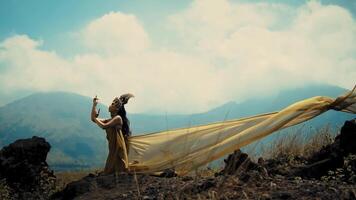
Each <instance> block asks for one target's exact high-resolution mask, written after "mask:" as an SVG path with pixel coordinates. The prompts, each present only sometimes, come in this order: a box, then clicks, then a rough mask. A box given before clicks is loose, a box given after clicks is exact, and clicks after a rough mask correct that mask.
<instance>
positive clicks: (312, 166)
mask: <svg viewBox="0 0 356 200" xmlns="http://www.w3.org/2000/svg"><path fill="white" fill-rule="evenodd" d="M1 152H3V150H2V151H1ZM1 152H0V167H1V166H3V163H4V159H3V158H2V156H3V154H4V153H1ZM7 159H8V158H7ZM5 163H8V161H6V162H5ZM42 165H43V163H42ZM7 166H8V165H7ZM3 169H4V168H1V170H3ZM41 169H42V170H44V172H46V173H47V175H46V176H42V177H45V178H44V179H43V180H42V181H44V182H46V183H47V182H50V181H49V180H51V176H50V174H51V173H49V172H48V170H47V169H46V168H41ZM46 170H47V171H46ZM40 171H41V170H40ZM1 172H2V171H1ZM44 172H41V173H42V174H44ZM41 173H39V174H41ZM46 173H45V174H46ZM34 174H35V173H33V174H32V175H34ZM48 174H49V175H48ZM163 175H164V176H165V177H156V176H149V175H140V174H116V175H106V176H103V175H98V174H97V173H91V174H89V175H87V176H85V177H84V178H82V179H79V180H77V181H74V182H71V183H69V184H67V186H66V187H65V188H64V189H63V190H61V191H59V192H56V193H55V194H53V192H52V193H51V194H53V195H52V196H51V198H52V199H356V121H355V120H352V121H348V122H345V125H344V126H343V127H342V129H341V131H340V134H339V135H338V136H337V137H336V138H335V140H334V142H333V143H331V144H329V145H327V146H324V147H323V148H322V149H321V150H319V151H317V152H316V153H314V154H312V155H311V156H308V157H303V156H293V155H290V154H283V152H282V153H281V154H280V155H279V156H278V157H275V158H273V159H267V160H264V159H262V158H260V159H258V161H257V162H254V161H252V160H251V159H250V158H249V156H248V155H247V154H245V153H243V152H241V151H239V150H238V151H235V152H234V153H233V154H231V155H229V156H228V157H227V158H226V159H225V167H224V169H223V170H222V171H219V172H213V171H211V170H205V174H204V175H199V176H196V175H195V176H183V177H176V176H175V174H174V171H169V170H168V171H166V172H165V173H164V174H163ZM36 176H39V177H41V176H40V175H38V174H37V175H36ZM1 177H2V180H6V181H7V182H8V183H7V185H8V186H9V187H10V190H9V191H10V193H11V195H13V194H15V195H17V196H16V197H18V198H23V197H26V199H29V198H30V196H28V195H27V196H24V195H22V193H24V190H19V191H16V190H17V189H19V188H18V187H17V188H13V187H14V185H16V184H14V183H13V182H14V181H15V182H16V181H17V182H18V180H17V179H11V178H9V177H7V175H6V174H4V173H0V179H1ZM10 181H12V182H10ZM0 184H1V183H0ZM49 185H51V184H47V185H45V187H44V188H46V187H47V189H48V188H50V187H49ZM32 187H34V188H36V187H37V186H34V185H32ZM27 188H28V187H27ZM37 190H38V189H37ZM37 190H36V191H37ZM42 192H43V190H42ZM0 193H1V187H0ZM19 193H20V194H19ZM47 193H49V192H47ZM26 194H27V193H26ZM39 197H40V198H43V199H46V198H49V196H48V195H43V196H38V195H37V196H36V197H35V198H34V199H39Z"/></svg>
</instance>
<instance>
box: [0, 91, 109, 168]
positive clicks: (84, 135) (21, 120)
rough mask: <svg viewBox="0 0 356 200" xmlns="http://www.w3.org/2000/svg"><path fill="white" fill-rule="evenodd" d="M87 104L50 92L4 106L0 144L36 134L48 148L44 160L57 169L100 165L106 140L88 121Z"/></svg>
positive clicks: (0, 111) (79, 98)
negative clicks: (48, 151)
mask: <svg viewBox="0 0 356 200" xmlns="http://www.w3.org/2000/svg"><path fill="white" fill-rule="evenodd" d="M91 101H92V100H91V98H89V97H84V96H80V95H77V94H73V93H66V92H50V93H36V94H33V95H30V96H28V97H25V98H22V99H20V100H17V101H14V102H12V103H10V104H7V105H5V106H3V107H1V108H0V137H1V140H0V145H2V146H4V145H6V144H9V143H11V142H13V141H14V140H16V139H19V138H28V137H32V136H33V135H37V136H41V137H45V138H46V140H47V141H49V143H50V144H51V145H52V148H51V151H50V154H49V158H48V161H49V163H50V164H52V165H55V166H57V167H58V168H61V167H65V166H68V167H74V166H87V165H99V164H102V163H103V161H104V160H105V158H106V153H107V147H106V139H105V134H104V133H103V131H101V130H100V129H99V128H97V127H96V126H95V124H93V123H92V122H91V121H90V107H91ZM101 106H102V105H101Z"/></svg>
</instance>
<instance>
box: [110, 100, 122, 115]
mask: <svg viewBox="0 0 356 200" xmlns="http://www.w3.org/2000/svg"><path fill="white" fill-rule="evenodd" d="M119 104H120V100H119V99H117V98H115V99H114V100H113V101H112V103H111V105H110V106H109V112H110V113H117V110H118V107H119Z"/></svg>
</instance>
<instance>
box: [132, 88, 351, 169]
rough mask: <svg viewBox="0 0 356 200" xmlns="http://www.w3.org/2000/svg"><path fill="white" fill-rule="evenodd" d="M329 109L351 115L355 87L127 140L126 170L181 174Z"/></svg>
mask: <svg viewBox="0 0 356 200" xmlns="http://www.w3.org/2000/svg"><path fill="white" fill-rule="evenodd" d="M330 109H334V110H339V111H343V112H349V113H354V114H355V113H356V92H355V88H354V89H353V90H352V91H351V92H349V93H347V94H345V95H343V96H340V97H338V98H337V99H332V98H329V97H324V96H317V97H313V98H309V99H306V100H303V101H300V102H297V103H295V104H293V105H290V106H288V107H286V108H285V109H283V110H281V111H279V112H272V113H267V114H262V115H257V116H252V117H248V118H243V119H236V120H230V121H224V122H219V123H213V124H207V125H202V126H195V127H189V128H182V129H176V130H169V131H163V132H158V133H152V134H147V135H140V136H133V137H130V138H129V140H128V141H129V152H130V153H129V155H128V156H129V158H128V159H129V163H130V164H129V169H130V170H131V171H136V172H142V173H152V172H159V171H162V170H165V169H168V168H174V169H175V170H176V172H177V173H178V174H185V173H187V172H189V171H191V170H193V169H195V168H197V167H200V166H202V165H204V164H206V163H209V162H211V161H213V160H215V159H218V158H220V157H222V156H225V155H226V154H229V153H232V152H233V151H234V150H236V149H239V148H241V147H243V146H246V145H248V144H250V143H252V142H254V141H256V140H258V139H261V138H263V137H265V136H267V135H270V134H271V133H273V132H275V131H277V130H281V129H284V128H287V127H290V126H293V125H296V124H299V123H301V122H304V121H307V120H309V119H311V118H314V117H316V116H318V115H320V114H322V113H324V112H326V111H328V110H330Z"/></svg>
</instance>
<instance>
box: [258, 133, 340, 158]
mask: <svg viewBox="0 0 356 200" xmlns="http://www.w3.org/2000/svg"><path fill="white" fill-rule="evenodd" d="M306 132H307V133H308V134H305V133H306ZM335 135H336V133H335V132H334V131H333V130H332V129H331V128H330V126H325V127H322V128H320V129H314V130H313V129H310V130H308V131H306V130H304V128H303V127H302V128H299V129H297V130H296V131H294V132H292V133H287V134H284V135H283V136H281V137H279V138H278V139H277V140H275V141H274V142H273V143H272V144H271V146H270V147H269V148H265V149H264V150H265V151H264V154H263V155H264V156H263V157H266V158H276V157H280V156H304V157H309V156H311V155H312V154H313V153H315V152H317V151H319V150H320V149H321V148H322V147H324V146H326V145H328V144H331V143H332V142H333V141H334V137H335Z"/></svg>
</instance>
